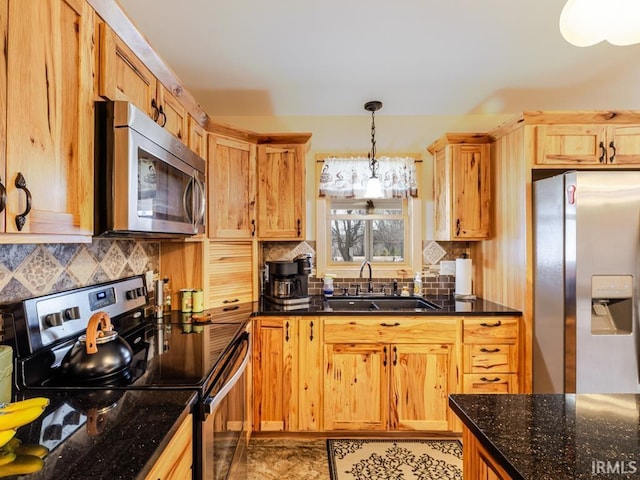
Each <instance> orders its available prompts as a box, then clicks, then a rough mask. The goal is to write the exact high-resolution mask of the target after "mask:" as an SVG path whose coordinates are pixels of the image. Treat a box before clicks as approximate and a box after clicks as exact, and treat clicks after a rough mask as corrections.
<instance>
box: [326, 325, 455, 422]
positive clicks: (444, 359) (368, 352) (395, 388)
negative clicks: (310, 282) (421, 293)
mask: <svg viewBox="0 0 640 480" xmlns="http://www.w3.org/2000/svg"><path fill="white" fill-rule="evenodd" d="M459 325H460V324H459V321H458V320H456V319H454V318H444V317H443V318H439V319H434V318H433V317H431V318H427V317H410V318H407V317H402V318H396V317H387V316H384V317H325V318H324V329H325V330H324V336H325V349H324V354H325V359H324V362H325V368H324V372H325V379H324V398H323V404H324V430H326V431H335V430H452V429H453V425H454V421H455V420H454V417H453V415H452V413H451V411H450V410H449V408H448V404H447V399H448V395H449V393H455V392H457V390H458V383H459V382H458V378H457V369H456V365H457V361H456V347H455V345H456V341H457V340H456V339H457V338H458V336H459V329H460V326H459Z"/></svg>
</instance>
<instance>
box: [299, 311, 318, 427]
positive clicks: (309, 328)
mask: <svg viewBox="0 0 640 480" xmlns="http://www.w3.org/2000/svg"><path fill="white" fill-rule="evenodd" d="M297 363H298V383H297V388H296V390H297V392H298V411H299V412H300V415H299V417H298V430H299V431H319V430H320V429H321V425H322V421H321V408H322V385H323V380H324V370H323V368H322V367H323V365H324V363H323V361H322V320H321V319H319V318H316V317H300V320H299V321H298V362H297Z"/></svg>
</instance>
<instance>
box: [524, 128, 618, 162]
mask: <svg viewBox="0 0 640 480" xmlns="http://www.w3.org/2000/svg"><path fill="white" fill-rule="evenodd" d="M536 129H537V134H536V156H535V162H536V164H538V165H601V164H605V163H606V156H607V149H606V133H605V132H606V127H605V126H604V125H539V126H538V127H536Z"/></svg>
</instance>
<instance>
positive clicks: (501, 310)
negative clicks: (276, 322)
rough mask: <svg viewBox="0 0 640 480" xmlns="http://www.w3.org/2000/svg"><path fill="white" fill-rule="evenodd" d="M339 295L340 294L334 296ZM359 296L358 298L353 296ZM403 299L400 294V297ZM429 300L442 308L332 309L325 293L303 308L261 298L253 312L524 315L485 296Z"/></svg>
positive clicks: (274, 313)
mask: <svg viewBox="0 0 640 480" xmlns="http://www.w3.org/2000/svg"><path fill="white" fill-rule="evenodd" d="M334 298H337V297H334ZM351 298H356V297H351ZM399 298H400V297H399ZM425 298H426V299H427V300H429V301H430V302H433V303H436V304H438V305H439V306H441V307H442V308H441V309H434V310H431V309H421V308H420V309H416V308H406V309H395V310H371V311H366V312H362V311H345V310H333V309H331V308H330V307H329V305H328V304H327V303H326V302H325V300H324V297H323V296H322V295H314V296H311V302H310V303H309V305H308V306H305V307H303V308H295V307H289V306H282V305H277V304H275V303H273V302H271V301H269V300H268V299H266V298H264V297H262V298H261V299H260V301H259V302H256V303H255V305H254V308H253V311H254V315H283V314H285V315H287V314H289V315H341V316H348V315H360V316H361V315H386V316H392V315H408V314H410V315H430V316H442V315H446V316H448V315H464V316H483V315H488V316H495V315H516V316H519V315H522V312H520V311H518V310H514V309H512V308H509V307H505V306H504V305H500V304H498V303H495V302H490V301H488V300H484V299H482V298H476V299H474V300H464V301H462V300H456V299H455V298H453V297H425Z"/></svg>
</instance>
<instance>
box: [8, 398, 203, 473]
mask: <svg viewBox="0 0 640 480" xmlns="http://www.w3.org/2000/svg"><path fill="white" fill-rule="evenodd" d="M92 394H99V395H96V396H85V397H78V396H74V397H71V396H70V395H68V394H64V393H52V394H48V393H47V392H46V391H39V392H31V393H30V394H29V395H30V396H42V397H47V398H49V399H50V402H51V403H50V405H49V406H48V407H47V408H46V409H45V411H44V412H43V414H42V415H41V416H40V417H38V418H37V419H36V420H34V421H33V422H31V423H29V424H27V425H24V426H22V427H20V428H18V431H17V433H16V438H18V439H19V440H20V441H21V442H22V444H41V445H45V446H47V447H48V448H49V454H48V455H47V456H46V457H45V458H44V468H43V469H42V470H40V471H39V472H36V473H33V474H30V475H25V476H20V477H19V478H21V479H31V478H33V480H49V479H51V480H54V479H55V480H59V479H63V478H64V479H66V480H87V479H96V480H97V479H104V480H107V479H108V480H116V479H121V480H133V479H138V478H139V479H143V478H144V477H145V476H146V474H147V473H148V472H149V470H150V468H151V467H152V466H153V465H154V464H155V462H156V460H157V459H158V456H159V455H160V454H161V453H162V451H163V450H164V448H165V446H166V444H167V443H168V442H169V441H170V440H171V438H172V437H173V435H174V433H175V432H176V430H177V428H178V426H179V425H180V423H181V422H182V420H183V419H184V418H185V417H186V415H189V414H190V408H191V403H192V401H193V400H194V398H195V395H194V393H193V392H188V391H135V390H129V391H123V392H114V391H103V392H92ZM114 403H115V405H113V406H112V407H111V405H112V404H114ZM105 407H106V408H105ZM90 408H94V412H95V411H96V410H97V411H100V409H102V408H104V412H103V413H100V414H97V415H95V416H94V415H93V413H94V412H91V413H92V415H91V417H92V418H94V417H95V418H96V419H97V421H96V422H93V421H91V420H89V421H88V420H87V413H89V412H90V410H89V409H90ZM8 478H18V477H8Z"/></svg>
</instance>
